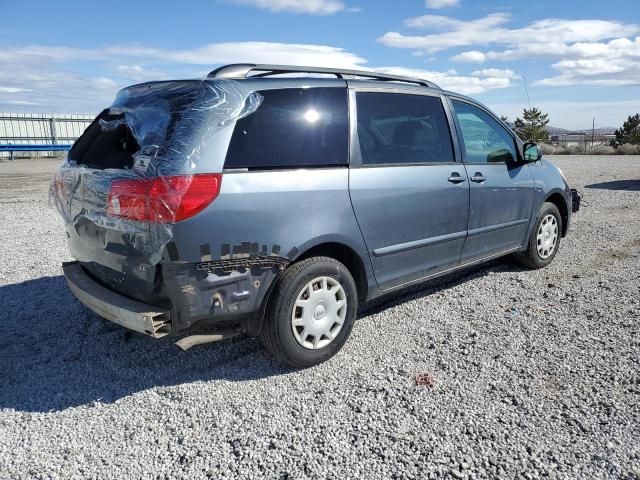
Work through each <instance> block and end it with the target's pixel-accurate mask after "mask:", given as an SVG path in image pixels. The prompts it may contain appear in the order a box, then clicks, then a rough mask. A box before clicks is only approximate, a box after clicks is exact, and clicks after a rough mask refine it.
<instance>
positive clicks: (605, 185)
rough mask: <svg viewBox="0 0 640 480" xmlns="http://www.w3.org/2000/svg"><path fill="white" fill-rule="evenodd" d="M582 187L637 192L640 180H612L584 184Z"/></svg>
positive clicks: (639, 187) (639, 189)
mask: <svg viewBox="0 0 640 480" xmlns="http://www.w3.org/2000/svg"><path fill="white" fill-rule="evenodd" d="M584 188H594V189H601V190H627V191H630V192H638V191H640V180H612V181H610V182H600V183H592V184H590V185H585V186H584Z"/></svg>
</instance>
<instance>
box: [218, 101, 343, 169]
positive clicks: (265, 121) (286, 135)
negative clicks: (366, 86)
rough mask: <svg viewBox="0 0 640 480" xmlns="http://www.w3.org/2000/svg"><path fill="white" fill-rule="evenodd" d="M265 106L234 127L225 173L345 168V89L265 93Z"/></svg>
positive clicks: (242, 119)
mask: <svg viewBox="0 0 640 480" xmlns="http://www.w3.org/2000/svg"><path fill="white" fill-rule="evenodd" d="M259 93H260V95H262V97H263V99H262V104H261V105H260V108H258V110H257V111H256V112H254V113H253V114H251V115H249V116H247V117H245V118H241V119H240V120H238V122H237V123H236V127H235V130H234V132H233V136H232V138H231V143H230V145H229V150H228V152H227V158H226V161H225V168H250V169H259V168H287V167H316V166H330V165H346V164H347V163H348V120H347V119H348V113H347V90H346V88H286V89H279V90H263V91H260V92H259Z"/></svg>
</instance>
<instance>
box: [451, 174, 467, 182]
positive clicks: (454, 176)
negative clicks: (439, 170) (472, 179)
mask: <svg viewBox="0 0 640 480" xmlns="http://www.w3.org/2000/svg"><path fill="white" fill-rule="evenodd" d="M447 180H449V181H450V182H451V183H462V182H464V180H465V179H464V177H463V176H461V175H460V174H459V173H458V172H451V176H450V177H449V178H447Z"/></svg>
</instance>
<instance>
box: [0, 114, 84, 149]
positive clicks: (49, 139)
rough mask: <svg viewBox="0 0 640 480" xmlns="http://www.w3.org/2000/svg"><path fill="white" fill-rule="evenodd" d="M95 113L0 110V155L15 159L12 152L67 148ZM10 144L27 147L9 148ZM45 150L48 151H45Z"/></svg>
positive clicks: (80, 133)
mask: <svg viewBox="0 0 640 480" xmlns="http://www.w3.org/2000/svg"><path fill="white" fill-rule="evenodd" d="M93 118H94V116H93V115H80V114H77V115H76V114H43V113H0V147H1V148H0V158H2V157H4V158H7V157H9V158H11V159H14V158H15V157H16V155H14V154H13V153H11V152H16V153H18V152H29V151H30V152H33V153H32V154H30V155H32V156H40V155H43V154H44V155H46V152H54V151H64V150H68V149H69V147H68V145H71V144H73V142H75V141H76V139H77V138H78V137H79V136H80V135H82V132H84V130H85V129H86V128H87V127H88V126H89V125H90V124H91V122H92V121H93ZM8 145H12V146H24V147H23V148H11V149H9V148H7V146H8ZM43 152H45V153H43Z"/></svg>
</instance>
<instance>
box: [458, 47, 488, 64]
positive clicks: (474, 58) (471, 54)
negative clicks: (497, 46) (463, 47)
mask: <svg viewBox="0 0 640 480" xmlns="http://www.w3.org/2000/svg"><path fill="white" fill-rule="evenodd" d="M486 59H487V56H486V55H485V54H484V53H482V52H479V51H478V50H469V51H468V52H462V53H460V54H458V55H454V56H453V57H451V60H453V61H454V62H469V63H483V62H484V61H485V60H486Z"/></svg>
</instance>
